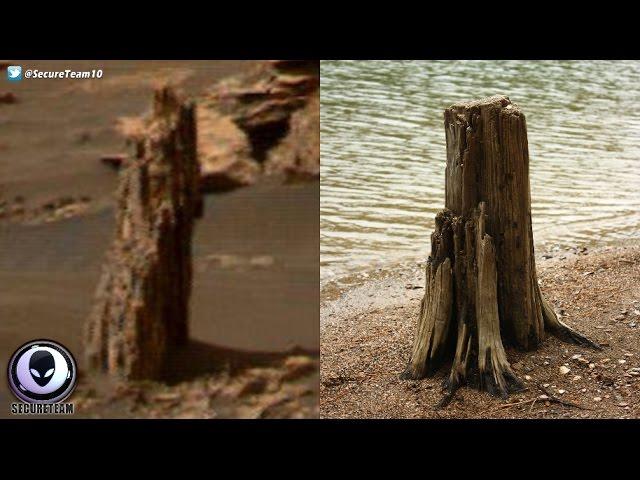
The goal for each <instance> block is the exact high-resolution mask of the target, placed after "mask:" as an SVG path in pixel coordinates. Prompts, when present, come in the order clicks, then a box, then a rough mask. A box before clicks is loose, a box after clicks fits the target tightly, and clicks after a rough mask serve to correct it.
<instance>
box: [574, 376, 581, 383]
mask: <svg viewBox="0 0 640 480" xmlns="http://www.w3.org/2000/svg"><path fill="white" fill-rule="evenodd" d="M578 380H582V376H580V375H576V376H575V377H573V381H574V382H577V381H578Z"/></svg>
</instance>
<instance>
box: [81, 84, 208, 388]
mask: <svg viewBox="0 0 640 480" xmlns="http://www.w3.org/2000/svg"><path fill="white" fill-rule="evenodd" d="M196 144H197V142H196V119H195V107H194V105H193V104H183V103H181V102H180V101H179V100H178V98H177V97H176V95H175V94H174V93H173V92H172V91H171V90H170V89H167V88H163V89H161V90H159V91H157V92H156V94H155V99H154V104H153V111H152V114H151V117H150V118H149V119H148V120H147V122H146V123H145V136H144V139H143V140H140V141H139V142H138V144H137V148H136V150H137V152H136V155H135V158H133V159H132V160H131V161H130V162H127V164H126V167H125V168H124V169H123V170H122V171H121V173H120V175H121V177H120V185H119V191H118V201H117V227H116V235H115V239H114V241H113V244H112V247H111V249H110V250H109V252H108V254H107V259H106V262H105V265H104V268H103V273H102V277H101V280H100V283H99V286H98V289H97V293H96V300H95V305H94V309H93V311H92V313H91V315H90V318H89V319H88V323H87V328H86V337H85V342H86V355H87V360H88V365H89V367H90V368H93V369H96V370H99V371H104V372H108V373H110V374H114V375H118V376H122V377H124V378H127V379H151V378H157V377H158V376H160V375H161V373H162V369H163V366H164V364H165V360H166V356H167V352H168V350H169V348H171V347H172V346H175V345H180V344H183V343H184V342H186V340H187V334H188V327H187V320H188V300H189V296H190V293H191V277H192V256H191V238H192V234H193V227H194V222H195V219H196V218H197V217H198V216H199V215H200V214H201V209H202V199H201V196H200V193H199V166H198V162H197V154H196Z"/></svg>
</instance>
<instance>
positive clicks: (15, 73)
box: [7, 66, 22, 82]
mask: <svg viewBox="0 0 640 480" xmlns="http://www.w3.org/2000/svg"><path fill="white" fill-rule="evenodd" d="M7 80H9V81H10V82H17V81H19V80H22V67H18V66H11V67H7Z"/></svg>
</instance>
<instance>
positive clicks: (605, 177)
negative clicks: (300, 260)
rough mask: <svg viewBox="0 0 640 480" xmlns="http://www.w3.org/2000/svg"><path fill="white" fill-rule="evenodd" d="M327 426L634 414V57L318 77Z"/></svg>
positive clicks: (387, 64)
mask: <svg viewBox="0 0 640 480" xmlns="http://www.w3.org/2000/svg"><path fill="white" fill-rule="evenodd" d="M320 87H321V90H320V157H321V161H320V164H321V166H320V340H321V355H320V417H321V418H438V419H443V418H476V419H477V418H480V419H483V418H535V419H540V418H547V419H554V418H576V419H582V418H638V417H639V416H640V348H639V347H640V229H639V228H638V227H639V226H640V108H638V105H640V61H595V60H591V61H559V60H553V61H515V60H509V61H488V60H473V61H462V60H456V61H444V60H443V61H397V60H396V61H392V60H389V61H368V60H357V61H321V63H320Z"/></svg>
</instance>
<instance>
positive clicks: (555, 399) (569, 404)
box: [538, 385, 591, 410]
mask: <svg viewBox="0 0 640 480" xmlns="http://www.w3.org/2000/svg"><path fill="white" fill-rule="evenodd" d="M538 388H539V389H540V390H541V391H542V392H543V393H544V394H545V397H546V398H541V400H544V401H546V402H552V403H557V404H559V405H564V406H565V407H575V408H580V409H582V410H591V409H590V408H587V407H583V406H582V405H579V404H577V403H574V402H569V401H567V400H562V399H561V398H558V397H556V396H555V395H554V394H553V393H551V392H550V391H549V390H547V389H546V388H544V387H543V386H542V385H538Z"/></svg>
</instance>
